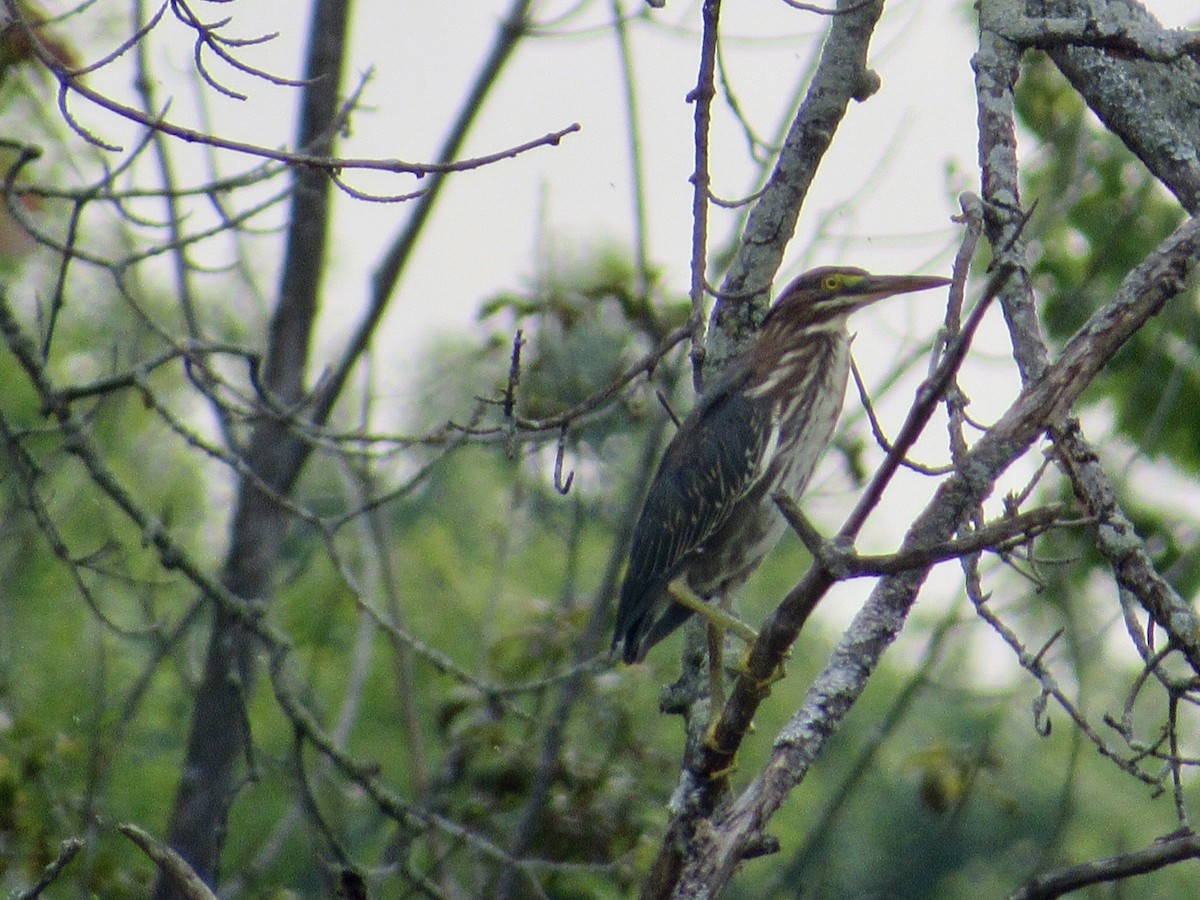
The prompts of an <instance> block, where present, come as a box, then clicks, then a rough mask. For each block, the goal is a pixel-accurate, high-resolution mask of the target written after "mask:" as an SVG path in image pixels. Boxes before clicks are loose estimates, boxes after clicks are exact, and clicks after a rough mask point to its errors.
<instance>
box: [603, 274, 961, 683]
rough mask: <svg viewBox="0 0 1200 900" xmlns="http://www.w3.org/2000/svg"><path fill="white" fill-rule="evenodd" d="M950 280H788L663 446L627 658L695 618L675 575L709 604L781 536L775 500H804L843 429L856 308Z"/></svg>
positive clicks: (629, 596) (636, 535)
mask: <svg viewBox="0 0 1200 900" xmlns="http://www.w3.org/2000/svg"><path fill="white" fill-rule="evenodd" d="M949 283H950V282H949V279H947V278H938V277H934V276H927V275H912V276H905V275H872V274H870V273H869V272H865V271H863V270H862V269H854V268H841V267H826V268H820V269H813V270H812V271H811V272H806V273H805V274H803V275H801V276H800V277H799V278H797V279H796V280H795V281H793V282H792V283H791V284H789V285H788V286H787V287H786V288H785V289H784V291H783V293H782V294H781V295H780V297H779V299H778V301H777V302H776V303H775V305H774V306H773V307H772V308H771V309H770V311H769V312H768V313H767V316H766V319H765V320H764V321H763V325H762V330H761V331H760V332H759V333H758V335H757V336H756V337H755V339H754V341H753V342H752V343H751V344H750V345H749V346H748V347H747V348H746V349H745V350H744V351H743V352H742V353H740V354H739V355H738V356H736V357H734V358H733V359H731V360H730V361H729V362H728V363H727V364H726V366H725V368H724V369H723V370H722V372H721V373H720V375H718V376H717V377H716V378H715V379H714V380H713V382H712V384H711V385H710V386H709V387H708V389H707V390H706V391H705V392H704V393H703V394H702V395H701V397H700V399H699V400H698V401H697V403H696V406H695V408H694V409H693V410H692V412H691V414H690V415H689V416H688V417H687V418H686V419H685V420H684V422H683V424H682V425H680V427H679V430H678V431H677V432H676V433H675V436H674V438H673V439H672V440H671V442H670V444H668V446H667V449H666V452H665V453H664V454H663V458H662V462H661V463H660V464H659V467H658V472H657V473H656V474H655V476H654V481H653V482H652V483H651V485H650V490H649V492H648V494H647V496H646V502H645V505H644V506H643V508H642V513H641V516H640V517H639V518H638V522H637V525H636V526H635V528H634V532H633V542H632V545H631V547H630V551H629V566H628V569H627V570H626V573H625V581H624V583H623V584H622V586H621V599H620V603H619V605H618V608H617V625H616V632H615V634H614V635H613V643H612V646H613V652H614V653H615V652H616V650H617V648H618V647H621V646H622V645H623V652H622V658H623V659H624V661H625V662H626V663H635V662H641V661H642V660H643V659H645V657H646V652H647V651H648V650H649V649H650V648H651V647H653V646H654V645H655V644H657V643H658V642H659V641H661V640H662V639H663V638H665V637H667V635H669V634H671V632H673V631H675V629H677V628H678V627H679V626H680V625H682V624H683V623H684V622H685V621H686V620H687V619H688V617H689V616H691V614H692V612H693V609H692V608H690V607H688V606H685V605H683V604H682V603H679V602H677V601H676V600H675V599H673V598H672V597H671V596H670V594H669V592H668V587H669V586H671V585H672V582H675V581H676V579H680V578H682V579H683V581H684V582H685V584H686V585H687V587H688V588H689V589H690V590H691V591H692V592H693V594H694V595H695V596H697V597H699V598H700V599H701V600H703V601H707V602H711V601H712V600H714V599H717V600H723V599H725V598H726V597H727V596H728V595H729V592H730V591H732V590H734V589H736V588H737V587H739V586H740V585H741V584H742V583H743V582H745V581H746V579H747V578H749V577H750V575H751V573H752V572H753V571H754V570H755V568H757V566H758V564H759V563H760V562H762V559H763V557H764V556H766V555H767V553H769V552H770V550H771V548H772V547H774V546H775V544H776V542H778V540H779V538H780V537H781V536H782V535H783V532H784V529H785V523H784V521H783V517H782V515H781V514H780V513H779V511H778V509H777V508H776V506H775V503H774V501H773V500H772V497H773V496H774V495H775V494H777V493H781V492H782V493H784V494H786V495H788V496H790V497H792V499H799V497H800V495H801V494H802V493H803V491H804V488H805V486H806V485H807V484H808V480H809V477H810V476H811V475H812V473H813V469H814V468H816V465H817V462H818V460H820V458H821V456H822V454H823V453H824V452H825V447H826V445H827V444H828V443H829V439H830V437H831V436H832V434H833V428H834V425H836V424H837V419H838V416H839V414H840V413H841V409H842V401H843V398H844V396H845V393H846V380H847V378H848V376H849V372H850V335H849V333H848V332H847V330H846V320H847V318H849V316H850V314H851V313H852V312H854V311H856V310H859V309H862V308H863V307H864V306H868V305H870V304H872V303H874V302H875V301H877V300H882V299H883V298H884V297H890V296H892V295H893V294H904V293H908V292H910V291H923V290H926V289H928V288H933V287H938V286H940V285H945V284H949ZM673 590H674V589H673ZM700 606H701V607H702V609H703V608H705V607H704V604H700Z"/></svg>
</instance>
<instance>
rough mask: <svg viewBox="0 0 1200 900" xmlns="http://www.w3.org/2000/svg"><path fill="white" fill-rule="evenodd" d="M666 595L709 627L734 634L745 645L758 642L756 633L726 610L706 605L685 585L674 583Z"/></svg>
mask: <svg viewBox="0 0 1200 900" xmlns="http://www.w3.org/2000/svg"><path fill="white" fill-rule="evenodd" d="M667 595H668V596H669V597H670V598H671V599H672V600H674V601H675V602H676V603H678V604H679V605H680V606H686V607H687V608H688V609H690V610H691V611H692V612H694V613H696V615H698V616H702V617H703V618H704V619H705V620H706V621H707V622H708V624H709V625H712V626H714V627H715V628H719V629H721V630H722V631H730V632H733V633H734V634H736V635H737V636H738V637H739V638H741V639H742V640H743V641H745V642H746V643H747V644H753V643H754V642H755V641H756V640H758V632H757V631H755V630H754V629H753V628H751V627H750V626H749V625H747V624H746V623H745V622H743V621H742V620H741V619H739V618H738V617H737V616H735V615H734V614H733V613H731V612H729V611H728V610H726V609H722V608H721V607H720V606H719V605H718V604H716V603H708V602H707V601H705V600H701V599H700V598H699V597H697V596H696V595H695V594H694V593H692V592H691V591H690V590H689V589H688V588H687V586H686V585H684V584H683V583H681V582H678V581H677V582H674V583H673V584H671V585H669V586H668V587H667Z"/></svg>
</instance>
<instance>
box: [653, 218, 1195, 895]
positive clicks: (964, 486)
mask: <svg viewBox="0 0 1200 900" xmlns="http://www.w3.org/2000/svg"><path fill="white" fill-rule="evenodd" d="M1198 256H1200V219H1190V220H1188V221H1187V222H1185V223H1184V224H1183V225H1181V226H1180V228H1178V229H1177V230H1176V231H1175V233H1174V234H1172V235H1171V236H1170V237H1169V238H1167V240H1165V241H1164V242H1163V243H1162V244H1161V245H1160V246H1159V247H1158V248H1157V249H1156V250H1155V252H1153V253H1152V254H1150V255H1149V256H1148V257H1147V258H1146V259H1145V260H1144V261H1143V262H1142V263H1141V264H1140V265H1138V266H1137V267H1136V268H1135V269H1134V270H1133V271H1132V272H1131V273H1130V274H1129V275H1128V276H1127V277H1126V279H1125V281H1124V282H1123V283H1122V285H1121V288H1120V289H1119V290H1118V292H1117V295H1116V297H1115V299H1114V300H1113V301H1112V302H1111V303H1110V304H1108V305H1107V306H1106V307H1104V308H1103V309H1101V310H1099V311H1098V312H1097V313H1095V314H1094V315H1093V316H1092V318H1091V319H1090V320H1089V321H1088V323H1087V324H1086V325H1085V326H1084V327H1083V328H1082V329H1080V331H1079V332H1077V333H1076V334H1075V336H1074V337H1072V338H1071V340H1070V341H1069V342H1068V344H1067V346H1066V347H1065V348H1064V350H1063V352H1062V354H1061V356H1060V357H1059V359H1057V360H1056V361H1055V362H1054V363H1053V364H1052V365H1050V366H1049V367H1048V369H1047V370H1046V372H1045V374H1044V376H1043V377H1042V378H1041V379H1040V380H1038V381H1037V382H1035V383H1033V384H1031V385H1029V386H1028V387H1026V389H1025V390H1024V391H1023V392H1022V393H1021V395H1020V396H1019V397H1018V398H1017V400H1016V401H1015V402H1014V403H1013V405H1012V406H1011V407H1009V409H1008V411H1007V412H1006V413H1005V414H1004V416H1003V417H1001V419H1000V420H999V421H998V422H997V423H996V424H995V426H994V427H993V428H992V429H991V430H990V431H989V432H988V433H987V434H985V435H984V436H983V437H982V438H980V440H979V441H978V442H977V443H976V444H975V446H974V447H972V448H971V450H970V452H969V453H967V455H966V456H965V457H964V459H963V465H962V466H961V468H960V470H959V472H958V473H956V474H955V475H953V476H951V477H950V478H948V479H947V480H946V481H945V482H943V483H942V485H941V487H940V488H939V489H938V491H937V493H936V494H935V496H934V498H933V500H932V501H930V503H929V504H928V506H927V507H926V508H925V510H924V511H923V512H922V513H921V515H920V516H919V517H918V518H917V519H916V521H915V522H914V523H913V525H912V527H911V528H910V529H909V531H908V534H907V535H906V537H905V540H904V544H903V547H902V552H903V551H907V550H911V549H914V548H918V547H922V546H929V545H930V544H933V543H937V542H939V541H947V540H949V539H950V538H951V537H952V536H953V534H954V533H955V531H957V529H958V525H959V523H960V522H961V521H962V517H963V515H965V514H967V513H968V512H970V511H971V510H972V509H974V508H975V507H976V506H978V505H979V504H980V503H982V502H983V500H984V499H985V498H986V497H987V496H988V495H989V494H990V492H991V490H992V487H993V485H994V483H995V479H996V478H997V477H998V476H999V475H1000V474H1001V473H1002V472H1003V471H1004V470H1005V469H1006V468H1007V467H1008V466H1009V465H1010V464H1011V463H1012V462H1013V461H1014V460H1016V459H1017V458H1019V457H1020V456H1021V455H1022V454H1024V453H1025V452H1026V451H1027V450H1028V449H1029V448H1030V447H1031V446H1032V444H1033V442H1034V441H1036V440H1037V439H1038V437H1039V436H1040V435H1041V434H1042V433H1043V432H1044V431H1045V430H1046V429H1047V428H1052V427H1056V426H1057V425H1059V424H1060V423H1061V422H1062V421H1063V419H1064V418H1065V417H1066V415H1067V414H1068V413H1069V410H1070V408H1071V406H1072V404H1073V403H1074V402H1075V401H1076V400H1077V399H1078V398H1079V395H1080V394H1081V393H1082V392H1083V390H1084V388H1086V387H1087V385H1088V384H1089V383H1090V382H1091V380H1092V378H1094V377H1095V375H1096V373H1097V372H1099V371H1100V369H1101V368H1102V367H1103V366H1104V365H1105V363H1106V362H1107V361H1108V360H1109V359H1111V358H1112V356H1113V354H1114V353H1116V352H1117V350H1118V349H1120V347H1121V346H1122V344H1123V343H1124V342H1125V341H1126V340H1128V339H1129V338H1130V337H1131V336H1132V335H1133V334H1134V333H1135V332H1136V331H1137V330H1138V329H1139V328H1140V327H1141V326H1142V325H1144V324H1145V322H1146V321H1147V320H1148V319H1149V318H1150V317H1151V316H1152V315H1154V314H1155V313H1157V312H1158V311H1159V310H1160V309H1162V307H1163V305H1164V304H1165V303H1166V302H1167V301H1168V300H1170V299H1171V298H1172V297H1174V296H1175V295H1176V294H1178V293H1179V292H1180V291H1181V290H1182V288H1183V285H1184V281H1185V279H1186V277H1187V276H1188V274H1189V273H1190V272H1191V271H1192V269H1193V268H1194V266H1195V264H1196V261H1197V258H1198ZM927 574H928V568H925V569H915V570H910V571H908V572H904V573H901V574H899V575H893V576H889V577H887V578H884V579H883V580H881V581H880V582H879V584H877V585H876V587H875V589H874V590H873V591H872V593H871V596H870V598H869V599H868V601H867V603H866V604H865V606H864V607H863V609H862V610H861V611H860V612H859V614H858V616H856V617H855V619H854V621H853V623H852V624H851V625H850V627H849V629H847V631H846V634H845V636H844V637H843V639H842V641H841V643H840V644H839V645H838V647H837V648H836V649H835V650H834V652H833V655H832V656H831V658H830V660H829V662H828V663H827V665H826V667H825V669H824V671H823V672H822V673H821V674H820V675H819V676H818V677H817V678H816V680H815V681H814V682H813V684H812V687H811V688H810V689H809V692H808V696H807V698H806V699H805V703H804V705H803V706H802V707H801V709H800V710H799V711H798V712H797V713H796V714H795V715H794V716H793V717H792V719H791V720H790V721H789V722H788V724H787V725H786V726H785V727H784V729H783V730H782V731H781V732H780V733H779V735H778V736H777V738H776V741H775V748H774V751H773V752H772V754H771V757H770V759H769V760H768V762H767V764H766V766H765V767H764V769H763V771H762V773H761V774H760V775H759V776H758V777H757V778H755V779H754V781H753V782H751V784H750V785H749V786H748V787H747V788H746V790H745V791H744V792H743V793H742V795H741V796H740V797H739V798H737V800H735V801H734V802H733V804H732V805H731V806H730V807H729V808H727V809H726V810H724V811H723V812H721V813H720V814H718V816H717V817H716V818H715V820H714V821H713V822H712V823H711V827H709V828H706V829H703V830H702V831H698V832H697V837H696V846H695V847H694V848H693V853H692V854H691V855H690V856H689V861H688V864H687V865H686V867H685V868H684V870H683V872H682V873H681V875H680V878H679V882H678V887H677V889H676V896H691V895H692V894H691V893H689V892H691V891H693V890H698V889H699V886H700V885H703V886H704V889H705V890H706V891H708V892H709V895H713V894H716V893H718V892H719V891H720V889H721V888H722V887H723V886H724V885H725V883H726V882H727V881H728V880H729V878H730V876H731V875H732V873H733V871H734V869H735V867H736V866H737V865H738V863H739V862H741V860H742V859H743V858H744V856H745V854H746V851H747V849H748V848H751V847H753V846H754V842H755V841H756V840H758V839H759V838H760V836H761V834H762V830H763V828H764V827H765V826H766V823H767V822H768V821H769V820H770V818H771V816H773V815H774V813H775V812H776V810H778V808H779V806H780V805H781V804H782V803H783V800H784V798H785V797H786V796H787V794H788V793H789V792H790V791H791V790H792V789H794V788H795V787H796V786H797V785H798V784H799V783H800V782H801V781H802V780H803V779H804V777H805V776H806V774H807V772H808V769H809V767H810V766H811V765H812V763H813V761H814V760H815V759H816V757H817V755H818V753H820V751H821V749H822V748H823V747H824V746H825V743H826V741H827V740H828V739H829V737H830V736H831V735H832V734H833V733H834V732H835V731H836V730H837V728H838V726H839V725H840V723H841V721H842V719H843V718H844V717H845V715H846V713H847V712H849V710H850V708H851V706H853V704H854V703H855V702H856V701H857V699H858V697H859V695H860V694H861V693H862V691H863V689H864V688H865V687H866V684H867V681H868V679H869V677H870V674H871V672H873V671H874V670H875V668H876V666H877V665H878V664H879V661H880V659H881V657H882V655H883V653H884V651H885V650H886V649H887V647H888V646H889V645H890V644H891V642H892V641H893V640H894V639H895V638H896V636H897V635H898V634H899V632H900V629H901V628H902V627H903V626H904V622H905V619H906V618H907V616H908V612H909V610H910V609H911V608H912V604H913V602H914V601H915V600H916V596H917V592H918V590H919V589H920V587H921V584H922V583H923V582H924V579H925V577H926V575H927ZM810 577H812V572H811V571H810V574H809V576H806V579H807V578H810ZM1177 624H1181V623H1177ZM765 633H766V629H764V634H765ZM1196 633H1197V632H1196V628H1195V623H1194V622H1193V623H1192V628H1191V630H1190V634H1191V635H1193V642H1194V641H1195V637H1194V636H1195V635H1196ZM760 642H761V638H760ZM1188 652H1189V659H1190V658H1191V656H1190V653H1191V652H1192V650H1189V651H1188ZM765 674H769V672H767V673H765ZM765 674H764V673H762V672H761V671H759V670H758V669H757V667H754V665H753V662H752V664H751V677H754V678H759V679H762V678H764V677H765ZM745 680H746V678H745V677H743V678H742V679H739V687H741V685H742V682H744V681H745Z"/></svg>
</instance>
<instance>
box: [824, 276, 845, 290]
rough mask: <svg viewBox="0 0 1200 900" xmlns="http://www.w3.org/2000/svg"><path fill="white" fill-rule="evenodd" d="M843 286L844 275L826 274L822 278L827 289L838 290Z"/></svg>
mask: <svg viewBox="0 0 1200 900" xmlns="http://www.w3.org/2000/svg"><path fill="white" fill-rule="evenodd" d="M841 286H842V276H840V275H826V276H825V277H824V278H823V279H822V280H821V287H823V288H825V290H827V291H836V290H837V289H838V288H840V287H841Z"/></svg>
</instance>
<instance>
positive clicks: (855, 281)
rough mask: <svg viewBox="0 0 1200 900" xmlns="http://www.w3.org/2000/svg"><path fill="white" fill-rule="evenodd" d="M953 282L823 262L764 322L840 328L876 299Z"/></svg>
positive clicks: (777, 303) (796, 284)
mask: <svg viewBox="0 0 1200 900" xmlns="http://www.w3.org/2000/svg"><path fill="white" fill-rule="evenodd" d="M949 283H950V279H949V278H941V277H939V276H936V275H872V274H871V273H870V272H867V271H866V270H864V269H856V268H852V267H850V266H823V267H821V268H819V269H813V270H812V271H810V272H805V273H804V274H803V275H801V276H799V277H798V278H797V279H796V280H795V281H793V282H792V283H791V284H789V285H788V286H787V287H785V288H784V289H783V291H782V292H780V294H779V298H778V299H777V300H776V301H775V305H774V306H772V307H771V310H770V312H768V313H767V318H766V320H765V321H764V322H763V326H764V327H766V326H767V325H773V326H774V327H777V328H778V327H782V328H784V329H786V330H803V331H839V330H841V328H842V327H843V326H844V325H845V323H846V318H847V316H849V315H850V314H851V313H852V312H854V311H855V310H859V309H862V308H863V307H864V306H870V305H871V304H872V303H874V302H875V301H876V300H882V299H883V298H884V297H891V296H893V295H894V294H907V293H910V292H912V291H924V290H927V289H928V288H934V287H940V286H942V285H945V284H949Z"/></svg>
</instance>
